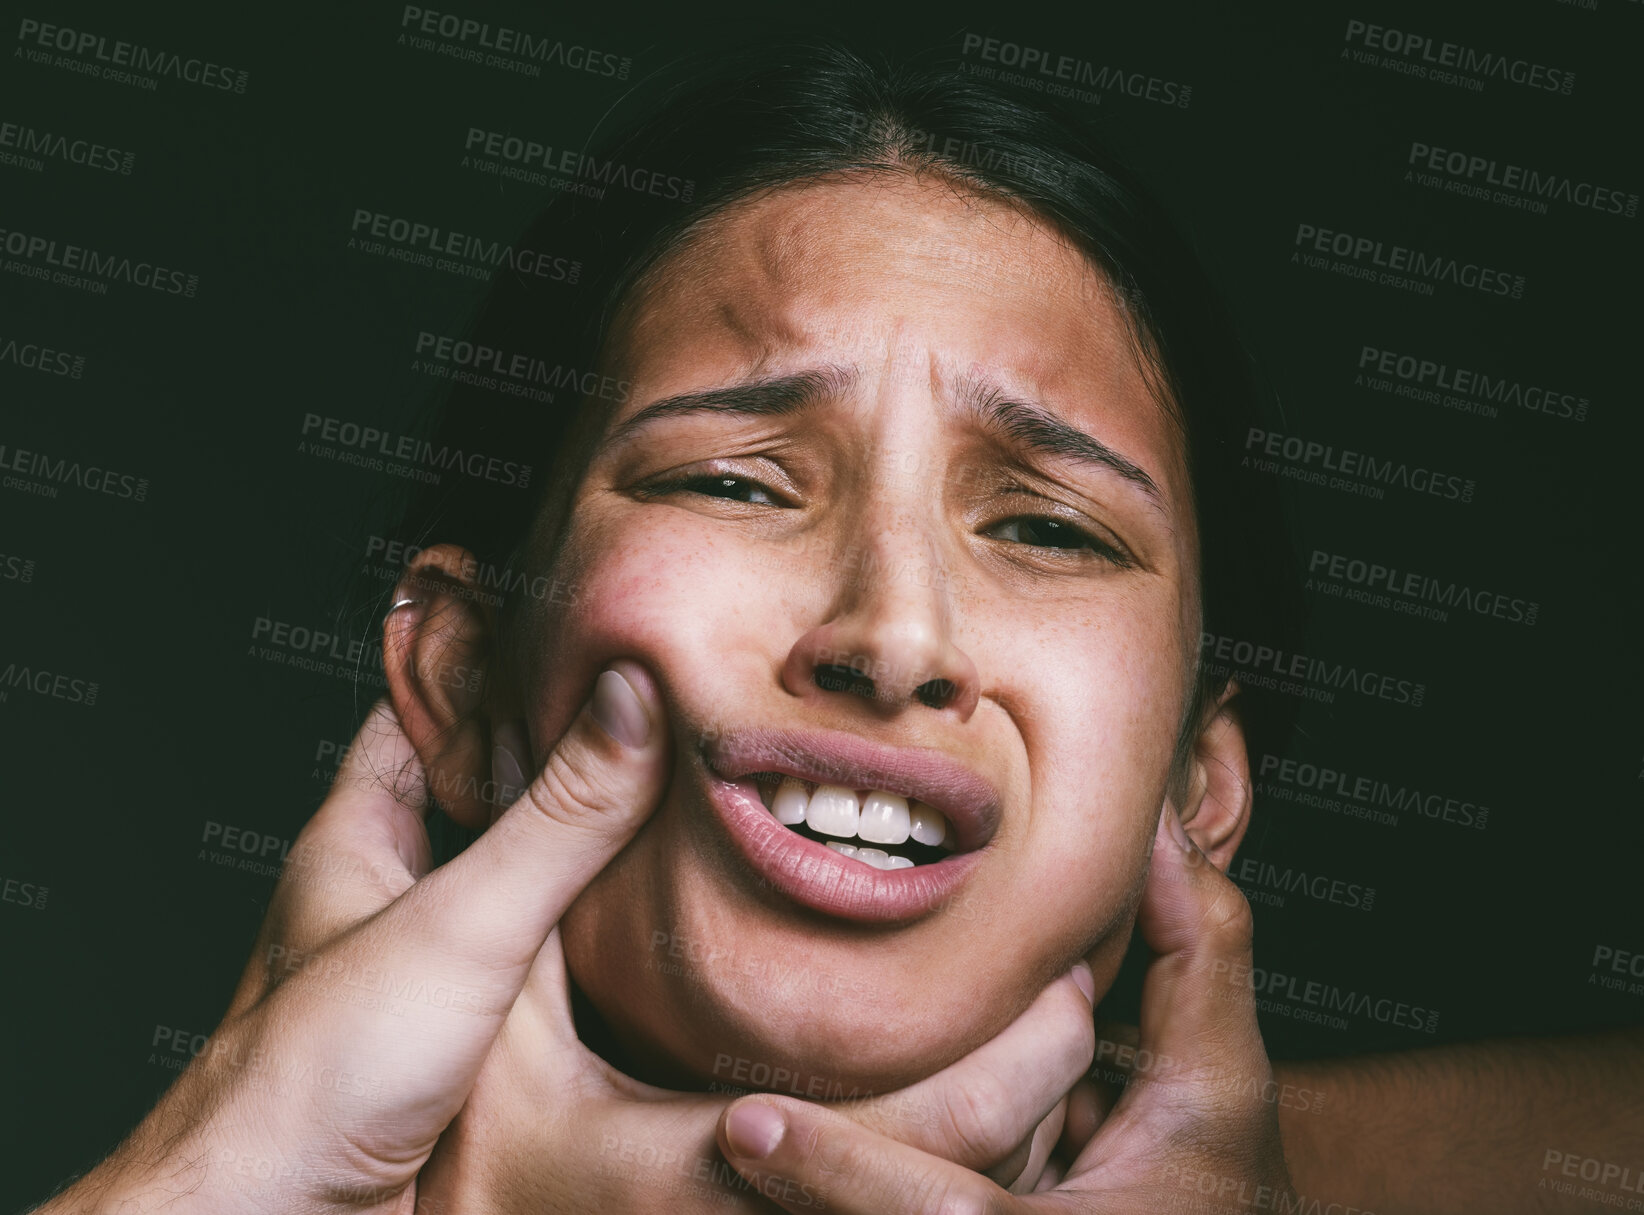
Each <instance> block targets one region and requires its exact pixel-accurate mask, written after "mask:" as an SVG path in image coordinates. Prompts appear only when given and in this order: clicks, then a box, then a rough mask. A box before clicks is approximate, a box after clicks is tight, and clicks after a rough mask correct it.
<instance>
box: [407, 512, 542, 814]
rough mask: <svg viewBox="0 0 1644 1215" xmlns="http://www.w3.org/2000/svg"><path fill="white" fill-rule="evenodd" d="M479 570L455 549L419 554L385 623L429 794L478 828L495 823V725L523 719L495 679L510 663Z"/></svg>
mask: <svg viewBox="0 0 1644 1215" xmlns="http://www.w3.org/2000/svg"><path fill="white" fill-rule="evenodd" d="M478 568H479V564H478V562H477V561H476V560H475V558H474V557H473V556H472V555H471V554H470V553H469V552H468V551H467V550H466V549H462V548H458V547H457V546H456V545H453V544H437V545H434V546H433V547H432V548H425V549H422V550H421V551H419V552H418V553H417V555H416V556H415V557H413V558H412V559H411V561H410V562H408V563H407V565H406V568H405V573H404V574H402V575H401V577H400V581H399V585H398V586H397V587H396V588H395V591H394V602H395V604H397V605H399V606H396V607H395V608H393V609H392V610H391V611H390V612H389V613H388V617H387V619H386V620H385V621H384V622H383V638H382V647H383V670H384V673H385V674H386V675H387V678H388V694H389V697H390V699H392V701H393V703H394V711H395V712H396V713H397V714H398V715H399V719H400V724H401V726H402V727H403V728H404V730H405V734H406V737H407V738H408V739H410V741H411V745H412V746H413V747H415V748H416V751H417V757H418V758H419V759H420V760H421V761H422V766H423V770H424V771H425V772H426V773H427V774H428V790H429V793H430V794H432V795H433V797H434V799H435V801H437V802H438V804H439V805H440V806H441V807H443V808H444V810H445V812H446V813H447V814H449V815H450V816H451V817H452V818H453V819H455V820H456V821H457V822H458V823H460V824H462V825H463V826H464V827H467V828H469V829H471V830H481V829H483V828H485V827H487V826H489V825H490V823H491V821H492V819H493V818H494V817H495V811H496V810H497V806H498V801H499V789H498V782H497V781H495V780H493V772H492V746H493V743H494V741H495V737H494V735H495V733H496V732H495V731H494V730H493V723H494V722H499V721H510V720H511V719H512V717H513V716H514V715H515V713H514V712H513V710H512V706H511V705H510V704H507V703H504V702H505V701H506V700H507V698H508V697H509V696H510V695H511V693H510V692H509V691H508V689H507V688H505V687H504V686H502V685H503V684H504V683H505V682H506V681H504V680H500V679H497V678H494V677H493V672H497V673H500V672H501V670H502V667H503V664H501V663H499V662H497V661H496V660H497V652H496V642H497V634H496V616H495V613H494V611H493V609H492V608H491V607H490V605H489V604H488V603H487V602H485V601H484V599H483V597H482V596H481V595H480V594H479V587H478V585H477V582H476V577H475V575H476V572H477V570H478ZM520 762H521V763H523V762H525V757H523V756H521V757H520ZM510 775H512V774H510ZM512 792H513V793H514V794H515V795H517V794H518V792H519V791H518V790H513V791H512Z"/></svg>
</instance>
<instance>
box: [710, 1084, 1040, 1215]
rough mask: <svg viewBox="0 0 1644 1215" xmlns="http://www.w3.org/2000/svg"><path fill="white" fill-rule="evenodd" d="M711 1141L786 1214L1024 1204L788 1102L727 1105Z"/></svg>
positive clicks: (912, 1212)
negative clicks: (715, 1140)
mask: <svg viewBox="0 0 1644 1215" xmlns="http://www.w3.org/2000/svg"><path fill="white" fill-rule="evenodd" d="M718 1139H719V1148H720V1151H722V1152H723V1153H724V1154H725V1159H726V1160H728V1161H729V1162H730V1164H731V1166H732V1167H733V1168H735V1169H736V1171H737V1172H738V1173H740V1174H741V1175H742V1176H743V1177H744V1178H745V1179H746V1180H747V1181H748V1183H749V1185H751V1186H753V1187H754V1188H756V1189H758V1190H759V1192H760V1193H761V1194H763V1195H764V1196H765V1197H766V1198H768V1199H769V1200H771V1201H772V1202H774V1203H776V1204H777V1205H778V1206H779V1207H781V1208H782V1209H783V1210H787V1211H795V1212H800V1211H803V1212H812V1211H816V1210H821V1209H826V1210H829V1211H835V1212H840V1213H842V1215H904V1213H906V1215H927V1213H928V1212H930V1211H946V1210H954V1211H960V1210H964V1211H978V1212H980V1211H988V1212H1001V1213H1003V1212H1007V1211H1015V1210H1018V1209H1019V1205H1018V1204H1020V1203H1022V1202H1023V1201H1024V1200H1021V1199H1016V1198H1013V1197H1012V1196H1011V1195H1010V1194H1008V1193H1006V1192H1005V1191H1004V1190H1002V1189H1000V1188H999V1187H998V1186H997V1185H995V1184H994V1183H993V1182H991V1181H989V1180H988V1179H987V1178H985V1177H983V1176H982V1175H981V1174H979V1173H975V1172H972V1171H971V1170H970V1169H967V1168H964V1167H962V1166H960V1165H957V1164H954V1163H952V1162H951V1161H947V1160H943V1159H941V1158H940V1157H937V1156H932V1155H930V1154H929V1153H926V1152H921V1151H919V1150H918V1149H917V1148H913V1147H909V1146H908V1145H907V1144H904V1143H898V1142H897V1141H896V1140H894V1139H891V1138H889V1137H888V1136H885V1135H880V1134H877V1133H875V1132H873V1131H870V1130H868V1129H867V1128H866V1127H863V1126H858V1125H857V1124H856V1123H855V1122H852V1121H850V1120H849V1119H847V1118H845V1117H843V1116H842V1115H840V1114H839V1113H838V1112H837V1111H834V1110H831V1109H828V1108H827V1107H825V1106H820V1105H812V1104H809V1103H807V1102H803V1101H798V1100H794V1099H792V1098H788V1097H767V1096H761V1097H744V1098H743V1099H742V1100H740V1101H736V1102H733V1103H732V1104H731V1105H730V1106H728V1107H727V1108H726V1110H725V1113H724V1114H723V1115H721V1117H720V1120H719V1129H718Z"/></svg>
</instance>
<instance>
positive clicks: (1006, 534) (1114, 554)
mask: <svg viewBox="0 0 1644 1215" xmlns="http://www.w3.org/2000/svg"><path fill="white" fill-rule="evenodd" d="M985 534H986V535H988V536H992V537H993V538H994V539H996V540H1010V541H1014V542H1015V543H1017V544H1030V545H1032V546H1034V547H1035V548H1054V549H1061V550H1063V551H1068V552H1072V551H1076V550H1078V549H1082V548H1085V549H1089V550H1090V551H1091V552H1093V553H1095V554H1096V555H1097V556H1098V557H1105V558H1107V559H1108V560H1110V561H1114V562H1116V563H1118V564H1121V565H1123V564H1128V561H1127V559H1126V558H1125V557H1124V555H1123V554H1122V553H1120V552H1119V551H1118V550H1117V549H1115V548H1114V547H1113V546H1112V545H1110V544H1104V543H1103V542H1102V541H1100V540H1098V539H1097V538H1096V537H1095V536H1092V535H1091V534H1090V533H1089V532H1087V531H1085V530H1084V529H1083V528H1080V527H1075V526H1074V525H1073V524H1071V523H1064V522H1063V521H1062V520H1060V519H1051V518H1047V517H1046V516H1044V515H1018V516H1017V517H1016V518H1014V519H1006V520H1005V521H1004V522H1002V523H997V524H995V525H994V526H993V527H992V528H991V529H989V530H988V531H987V532H986V533H985Z"/></svg>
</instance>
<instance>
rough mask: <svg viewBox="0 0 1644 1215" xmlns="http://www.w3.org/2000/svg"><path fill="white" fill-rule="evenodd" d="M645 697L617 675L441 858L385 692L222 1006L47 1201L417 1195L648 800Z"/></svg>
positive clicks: (654, 731)
mask: <svg viewBox="0 0 1644 1215" xmlns="http://www.w3.org/2000/svg"><path fill="white" fill-rule="evenodd" d="M405 615H409V613H406V614H405ZM396 623H397V622H396V621H395V619H394V618H393V617H391V618H390V629H391V630H392V628H393V627H394V625H395V624H396ZM636 690H637V692H638V693H639V695H637V696H636ZM642 699H654V691H653V690H652V689H651V688H650V686H649V683H648V679H647V676H646V675H645V674H644V672H643V671H640V670H639V669H638V668H636V667H633V666H632V664H625V670H624V671H623V672H622V673H618V672H617V671H615V670H611V671H607V672H605V673H604V674H603V675H602V676H601V677H600V678H599V680H598V681H597V682H596V685H595V689H594V692H593V695H592V697H591V699H590V700H589V701H588V703H587V704H586V705H585V706H584V708H583V710H582V712H581V713H579V714H578V716H577V717H576V719H575V721H574V722H573V723H572V724H571V726H570V728H569V729H568V730H567V731H566V733H565V735H564V737H563V738H561V739H560V741H559V743H558V745H557V746H556V747H555V749H554V751H553V753H552V754H551V755H550V756H549V757H548V760H547V762H546V764H545V765H544V767H543V770H542V773H541V775H539V776H538V777H537V779H536V780H535V781H534V782H533V783H532V784H531V786H530V788H529V789H527V790H526V791H525V795H524V796H523V797H521V798H520V799H519V801H518V802H517V803H515V805H514V806H513V807H512V808H511V809H509V810H508V811H507V812H506V813H504V814H503V815H502V816H501V817H500V818H499V819H498V820H497V821H496V822H495V823H494V824H493V826H492V827H491V829H490V830H489V831H487V832H486V833H485V835H484V836H483V838H481V839H480V840H479V841H478V842H477V843H476V844H474V845H473V846H472V847H471V848H469V849H468V850H466V851H465V852H464V853H462V855H460V856H458V857H457V858H455V859H454V860H452V861H451V862H450V863H448V864H445V865H442V866H440V867H439V868H438V869H435V870H433V871H430V870H429V862H430V849H429V842H428V835H427V831H426V829H425V827H424V815H425V814H426V812H427V809H428V798H427V795H426V789H425V781H424V774H423V773H424V770H423V767H422V765H421V764H420V762H419V760H418V757H417V754H416V752H415V750H414V749H413V748H412V746H411V744H410V742H409V741H408V740H407V738H406V736H405V734H404V733H403V732H402V730H401V728H400V723H399V721H398V720H397V718H396V716H395V713H394V711H393V710H392V709H391V708H390V707H389V706H388V704H387V703H386V702H382V703H379V704H378V705H377V706H376V708H375V709H373V711H372V713H371V715H370V717H369V718H368V720H367V721H366V723H365V725H364V726H363V727H362V728H361V730H360V732H359V735H358V736H357V738H356V739H355V742H354V746H353V747H352V748H351V749H350V751H349V755H348V758H347V760H346V761H345V762H344V764H343V767H342V770H341V772H340V773H339V774H338V777H337V781H336V783H335V785H334V786H333V788H332V791H331V794H330V796H329V797H328V798H327V800H326V802H325V804H324V805H322V806H321V808H320V810H319V812H318V813H317V814H316V815H315V816H314V818H313V819H312V820H311V821H310V822H309V823H308V825H307V826H306V827H305V828H304V829H303V831H302V834H301V835H300V836H299V837H298V839H297V842H296V844H295V846H294V847H293V849H292V852H291V854H290V857H289V858H288V861H287V865H286V869H285V872H284V873H283V874H282V876H281V879H280V883H279V885H278V887H277V888H276V890H275V894H274V899H273V902H272V904H271V906H270V908H269V913H268V916H267V918H266V919H265V921H264V924H263V927H262V930H261V933H260V935H259V937H258V942H257V947H256V950H255V952H254V953H253V954H252V957H251V960H250V962H249V964H248V965H247V967H246V970H245V973H244V975H243V977H242V978H241V981H240V984H239V987H238V989H237V990H236V992H235V995H234V999H233V1002H232V1004H231V1006H230V1008H229V1011H228V1014H227V1016H226V1017H225V1018H224V1020H223V1022H222V1024H221V1025H220V1026H218V1027H217V1030H216V1032H214V1033H213V1034H212V1035H211V1038H210V1040H209V1041H208V1042H207V1044H206V1045H205V1047H204V1048H203V1049H202V1051H201V1052H200V1053H199V1054H198V1056H197V1057H196V1058H195V1060H194V1061H193V1062H192V1063H191V1064H190V1065H189V1067H188V1068H187V1069H185V1070H184V1072H183V1073H182V1075H181V1076H179V1077H178V1079H177V1082H176V1083H175V1084H174V1085H173V1086H172V1088H171V1089H170V1090H169V1091H168V1092H167V1093H166V1095H165V1097H164V1098H163V1099H162V1100H161V1102H160V1103H159V1105H157V1106H156V1108H155V1109H154V1110H153V1111H152V1112H151V1113H150V1115H149V1117H148V1118H147V1119H145V1120H144V1122H143V1124H142V1125H141V1126H140V1127H139V1128H138V1130H137V1131H136V1132H135V1133H134V1134H133V1136H132V1138H131V1139H130V1140H128V1142H127V1143H126V1144H124V1145H122V1147H121V1148H120V1149H119V1150H118V1151H117V1152H116V1153H115V1154H114V1156H112V1157H111V1158H110V1159H109V1160H108V1161H107V1162H105V1164H104V1165H103V1166H101V1167H100V1168H99V1169H98V1170H96V1171H95V1172H94V1173H93V1174H91V1175H90V1176H89V1177H88V1178H86V1179H84V1181H83V1182H82V1183H77V1184H76V1185H75V1186H74V1187H71V1189H70V1190H69V1191H67V1192H66V1193H65V1194H63V1195H59V1197H58V1199H57V1200H55V1203H54V1205H53V1206H52V1207H48V1208H47V1209H48V1210H52V1209H63V1210H68V1209H73V1210H83V1209H87V1203H88V1200H90V1199H100V1200H109V1199H111V1198H112V1199H114V1200H116V1201H117V1200H126V1201H128V1203H129V1205H128V1206H121V1207H120V1209H122V1210H126V1209H130V1210H153V1209H158V1204H159V1203H160V1202H161V1200H162V1199H164V1200H165V1204H166V1205H165V1209H166V1210H172V1211H179V1210H180V1211H193V1210H201V1211H209V1212H211V1213H212V1215H224V1213H234V1212H240V1211H247V1212H264V1211H269V1210H311V1209H312V1210H349V1209H384V1208H390V1207H391V1208H392V1209H396V1210H400V1209H408V1208H406V1207H405V1206H404V1205H403V1204H404V1203H406V1202H408V1201H409V1200H410V1195H411V1194H412V1190H413V1187H414V1185H415V1181H416V1176H417V1172H418V1170H419V1169H420V1168H421V1167H422V1165H423V1163H424V1162H425V1161H426V1160H427V1159H428V1156H429V1154H430V1153H431V1152H432V1151H433V1148H434V1144H435V1141H436V1140H437V1139H438V1137H439V1136H440V1134H441V1132H442V1131H444V1130H445V1128H446V1127H447V1125H448V1124H449V1123H450V1121H451V1119H452V1118H453V1117H455V1115H456V1113H457V1111H458V1110H459V1109H461V1108H462V1105H463V1103H464V1101H465V1100H466V1099H467V1097H468V1092H469V1089H470V1088H471V1087H472V1086H473V1084H474V1080H475V1077H476V1076H477V1075H478V1074H479V1072H480V1069H481V1065H482V1064H484V1063H485V1061H486V1058H487V1056H488V1055H489V1053H490V1052H491V1050H492V1047H493V1044H494V1042H495V1040H496V1038H497V1035H498V1032H499V1030H501V1029H502V1027H503V1024H504V1021H505V1019H506V1018H507V1017H508V1015H509V1010H510V1009H511V1008H512V1007H513V1006H514V1003H515V1000H516V998H517V997H518V996H519V993H520V990H521V988H522V987H523V986H524V985H525V982H526V978H527V975H528V973H529V972H530V971H531V970H532V967H533V964H534V963H535V962H536V961H537V959H538V957H539V955H541V954H543V953H545V952H548V951H551V950H552V949H553V948H554V947H555V943H556V942H555V941H552V940H550V937H551V934H552V932H553V930H554V927H555V925H556V924H557V922H558V921H559V918H560V916H561V914H562V913H563V912H564V910H565V907H566V906H567V905H568V904H569V903H570V902H571V900H572V899H573V898H575V897H576V895H577V894H578V893H579V892H580V891H581V890H582V888H583V887H584V886H585V885H586V884H587V882H588V880H589V879H590V878H591V877H593V875H594V874H595V873H597V872H598V871H599V870H600V869H601V868H603V867H604V865H605V864H606V862H607V861H609V860H610V858H611V857H612V856H613V855H614V854H615V853H616V852H617V851H618V850H620V849H621V848H622V846H623V845H624V844H625V843H626V842H627V841H628V839H629V838H630V837H631V836H632V835H633V833H634V832H635V831H636V830H638V828H639V826H640V823H641V822H642V821H643V820H644V818H645V816H646V815H647V814H649V813H650V811H651V810H652V808H653V807H654V806H655V805H656V803H657V799H658V797H659V796H660V793H661V789H662V786H663V783H664V773H665V771H666V752H667V736H666V733H665V731H663V730H662V729H661V728H660V725H661V723H660V722H659V721H658V720H657V717H656V715H655V714H654V712H652V711H648V710H647V709H646V708H645V707H644V705H643V703H642ZM545 941H548V942H549V943H548V944H546V945H545ZM258 1177H264V1178H269V1179H270V1180H268V1181H264V1182H258V1181H256V1180H254V1179H255V1178H258ZM56 1203H61V1204H64V1205H62V1206H61V1207H58V1206H56V1205H55V1204H56ZM112 1205H113V1203H112V1202H111V1204H110V1209H112ZM99 1209H102V1208H99Z"/></svg>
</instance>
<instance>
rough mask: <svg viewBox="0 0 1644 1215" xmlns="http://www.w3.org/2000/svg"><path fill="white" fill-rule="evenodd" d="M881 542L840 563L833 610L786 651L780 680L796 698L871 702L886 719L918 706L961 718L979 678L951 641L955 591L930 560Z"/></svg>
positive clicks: (970, 709)
mask: <svg viewBox="0 0 1644 1215" xmlns="http://www.w3.org/2000/svg"><path fill="white" fill-rule="evenodd" d="M905 548H906V546H898V545H895V544H885V545H880V546H877V547H869V548H867V549H864V550H861V551H862V554H863V557H864V559H863V560H862V561H860V562H853V563H850V564H849V565H848V566H842V569H843V573H842V576H841V577H840V578H839V579H838V583H839V585H838V588H837V593H836V595H835V597H834V604H835V608H834V610H833V611H832V613H831V614H830V616H829V618H828V619H827V620H825V621H823V622H822V623H820V624H818V625H816V626H815V627H813V628H810V629H808V630H806V631H805V632H804V633H803V634H802V635H801V636H800V637H799V639H798V640H797V641H796V642H795V643H794V645H793V647H792V648H791V649H790V650H789V651H788V658H787V661H786V663H785V664H784V666H783V671H782V681H783V684H784V685H785V686H786V687H787V689H788V691H789V692H791V693H792V694H793V695H795V696H798V697H800V698H801V699H804V700H814V699H821V700H827V699H831V698H834V697H839V696H849V697H857V698H861V699H863V700H867V701H871V702H872V704H873V707H874V708H876V709H878V710H879V711H880V712H881V713H882V714H884V715H886V716H894V715H896V714H899V713H901V712H903V711H905V710H906V709H908V708H910V707H912V706H916V705H923V706H925V707H928V708H932V709H937V710H940V711H944V712H948V713H952V714H953V715H954V716H955V717H956V718H957V719H958V720H960V721H966V720H968V719H969V718H970V715H971V714H972V713H974V712H975V711H976V704H977V701H978V699H979V697H980V683H981V679H980V676H979V675H978V674H977V670H976V664H975V663H974V662H973V661H972V660H971V658H970V656H969V655H968V654H966V653H965V652H964V651H963V650H962V649H960V648H959V646H958V645H957V644H955V642H954V638H953V630H952V623H953V615H954V611H953V609H954V601H953V596H954V595H955V593H956V592H955V590H954V589H953V587H952V586H951V585H950V584H949V581H948V579H946V578H945V577H944V576H943V575H942V573H941V571H940V570H933V569H932V566H933V565H934V564H935V563H934V562H924V561H920V560H918V559H917V558H913V557H909V556H901V557H898V556H896V555H894V552H893V550H897V549H902V550H905Z"/></svg>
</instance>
